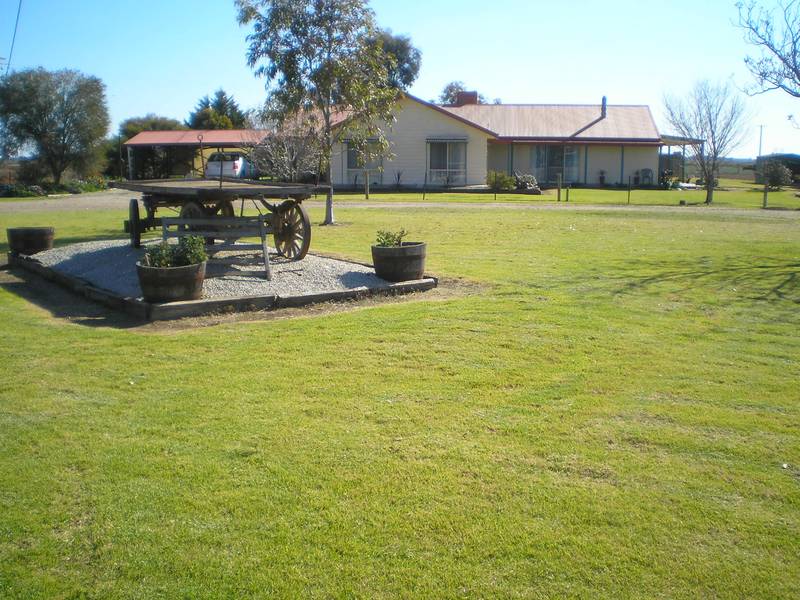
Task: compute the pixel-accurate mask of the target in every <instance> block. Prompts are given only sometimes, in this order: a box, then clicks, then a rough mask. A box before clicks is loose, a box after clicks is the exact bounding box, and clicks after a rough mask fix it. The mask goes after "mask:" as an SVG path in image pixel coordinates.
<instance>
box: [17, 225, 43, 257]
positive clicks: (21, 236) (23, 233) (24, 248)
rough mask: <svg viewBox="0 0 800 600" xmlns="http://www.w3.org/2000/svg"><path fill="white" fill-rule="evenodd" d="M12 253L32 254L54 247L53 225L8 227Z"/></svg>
mask: <svg viewBox="0 0 800 600" xmlns="http://www.w3.org/2000/svg"><path fill="white" fill-rule="evenodd" d="M6 236H7V238H8V248H9V250H11V254H14V255H20V254H24V255H26V256H30V255H31V254H36V253H37V252H43V251H45V250H50V249H51V248H52V247H53V237H54V236H55V229H53V228H52V227H11V228H9V229H6Z"/></svg>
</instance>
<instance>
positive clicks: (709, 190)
mask: <svg viewBox="0 0 800 600" xmlns="http://www.w3.org/2000/svg"><path fill="white" fill-rule="evenodd" d="M713 199H714V181H713V180H711V181H707V182H706V204H711V201H712V200H713Z"/></svg>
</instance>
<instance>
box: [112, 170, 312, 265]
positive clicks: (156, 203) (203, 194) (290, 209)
mask: <svg viewBox="0 0 800 600" xmlns="http://www.w3.org/2000/svg"><path fill="white" fill-rule="evenodd" d="M112 186H113V187H116V188H120V189H125V190H131V191H135V192H141V194H142V199H141V205H142V207H143V208H144V211H145V215H146V216H141V213H140V209H139V200H137V199H136V198H133V199H131V201H130V203H129V206H128V220H127V221H125V231H126V232H128V233H129V234H130V239H131V245H132V246H134V247H136V248H138V247H139V246H140V245H141V239H142V233H143V232H145V231H147V230H149V229H155V228H157V227H163V226H164V225H165V223H166V222H168V223H169V224H170V225H178V226H179V227H180V228H181V229H189V230H197V231H201V230H202V231H203V232H204V233H208V232H209V231H213V230H214V228H215V227H216V231H219V232H228V235H224V237H225V238H228V239H230V238H232V237H234V235H231V232H234V233H235V232H236V231H237V229H241V230H242V232H244V230H245V229H248V228H249V231H250V233H252V230H253V227H252V220H253V217H245V216H244V209H245V207H246V206H248V205H252V206H254V207H255V208H256V209H257V210H258V212H259V215H260V218H261V224H262V227H261V231H262V237H263V233H264V232H265V233H266V234H268V235H272V237H273V239H274V245H275V249H276V250H277V251H278V254H280V255H281V256H284V257H286V258H289V259H293V260H300V259H302V258H303V257H304V256H305V255H306V253H307V252H308V249H309V247H310V246H311V221H310V220H309V218H308V213H307V212H306V210H305V209H304V208H303V205H302V202H303V200H305V199H306V198H309V197H310V196H311V195H312V194H314V193H315V192H317V191H324V190H323V188H318V187H315V186H311V185H301V184H270V183H263V182H258V181H247V180H241V179H221V180H220V179H213V180H212V179H165V180H145V181H120V182H115V183H114V184H112ZM237 203H239V204H240V206H239V215H238V216H237V215H236V208H237V206H236V205H237ZM162 208H170V209H174V210H175V211H176V212H177V213H178V214H179V217H178V218H175V219H167V220H164V219H162V218H159V217H157V216H156V213H157V211H158V210H159V209H162ZM262 211H263V212H262ZM192 220H195V223H196V226H194V227H192V226H191V225H190V222H191V221H192ZM245 225H247V226H248V227H237V226H245ZM165 236H166V228H165ZM215 237H216V236H214V235H213V234H212V235H209V236H208V237H207V240H208V241H209V243H213V239H214V238H215ZM242 237H244V236H242ZM262 242H264V243H266V242H265V241H264V240H262Z"/></svg>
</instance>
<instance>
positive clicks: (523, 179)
mask: <svg viewBox="0 0 800 600" xmlns="http://www.w3.org/2000/svg"><path fill="white" fill-rule="evenodd" d="M514 187H515V188H516V189H518V190H538V189H539V182H538V181H536V177H534V176H533V175H532V174H530V173H514Z"/></svg>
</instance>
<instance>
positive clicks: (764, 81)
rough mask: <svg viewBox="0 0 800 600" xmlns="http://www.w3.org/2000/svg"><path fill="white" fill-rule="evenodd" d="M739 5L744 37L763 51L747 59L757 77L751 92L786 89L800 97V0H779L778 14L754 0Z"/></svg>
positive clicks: (750, 68)
mask: <svg viewBox="0 0 800 600" xmlns="http://www.w3.org/2000/svg"><path fill="white" fill-rule="evenodd" d="M736 6H737V8H738V9H739V27H741V28H742V29H743V30H744V32H745V39H746V40H747V42H749V43H750V44H752V45H754V46H756V47H758V48H759V49H760V51H761V54H760V56H757V57H753V56H748V57H746V58H745V59H744V63H745V64H746V65H747V68H748V69H749V70H750V73H752V74H753V77H755V79H756V86H755V87H754V88H753V89H751V90H748V93H750V94H763V93H764V92H769V91H772V90H783V91H784V92H786V93H787V94H789V95H791V96H794V97H795V98H800V1H799V0H789V1H788V2H784V1H783V0H781V1H779V2H778V8H779V9H780V10H779V11H778V15H777V16H775V15H774V14H773V11H772V10H767V9H765V8H763V7H762V6H760V5H758V4H756V3H755V2H749V3H747V4H745V3H743V2H739V3H738V4H737V5H736Z"/></svg>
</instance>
